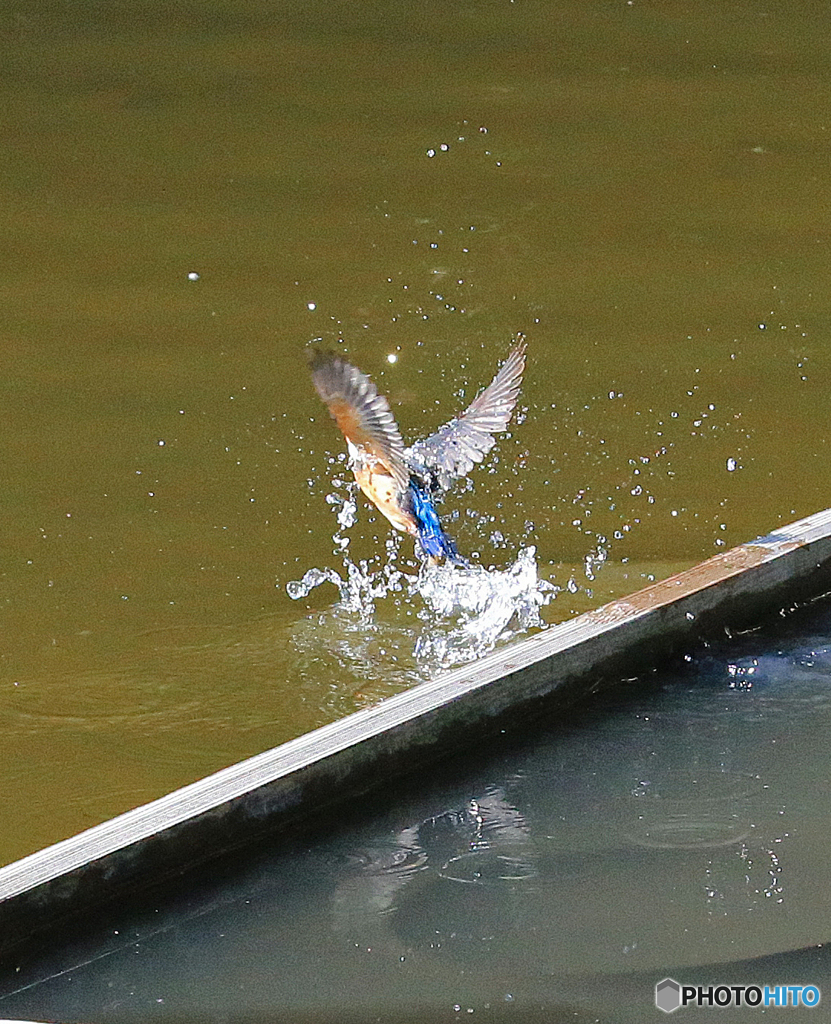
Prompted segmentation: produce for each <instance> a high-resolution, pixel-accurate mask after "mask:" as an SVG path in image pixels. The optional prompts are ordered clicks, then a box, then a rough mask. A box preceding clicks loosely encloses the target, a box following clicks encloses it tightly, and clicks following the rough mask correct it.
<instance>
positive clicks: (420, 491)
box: [410, 477, 468, 566]
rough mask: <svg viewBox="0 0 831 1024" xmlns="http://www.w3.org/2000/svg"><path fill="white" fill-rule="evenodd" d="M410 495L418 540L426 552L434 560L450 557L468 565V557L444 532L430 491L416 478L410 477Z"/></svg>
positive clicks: (455, 561)
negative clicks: (466, 557) (462, 554)
mask: <svg viewBox="0 0 831 1024" xmlns="http://www.w3.org/2000/svg"><path fill="white" fill-rule="evenodd" d="M410 496H411V498H412V503H413V515H414V516H415V519H416V522H417V523H418V540H419V543H420V544H421V547H422V549H423V550H424V553H425V554H426V555H427V556H428V557H429V558H430V559H431V560H432V561H436V562H438V561H441V559H442V558H446V559H448V561H450V562H452V563H453V564H454V565H462V566H466V565H467V564H468V562H467V559H465V558H462V556H461V555H460V554H459V552H458V551H457V550H456V545H455V544H454V543H453V539H452V538H451V537H449V536H448V534H446V533H445V532H444V530H443V529H442V527H441V523H440V522H439V515H438V512H436V507H435V505H434V504H433V499H432V498H431V497H430V494H429V492H428V491H427V490H426V489H425V488H424V487H422V486H421V484H419V483H418V482H417V481H416V480H415V479H413V478H412V477H411V478H410Z"/></svg>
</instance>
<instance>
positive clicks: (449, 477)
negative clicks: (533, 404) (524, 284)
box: [407, 335, 525, 490]
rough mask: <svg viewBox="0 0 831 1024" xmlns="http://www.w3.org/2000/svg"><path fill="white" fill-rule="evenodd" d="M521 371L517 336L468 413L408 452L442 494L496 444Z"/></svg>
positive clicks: (522, 350) (521, 353) (515, 395)
mask: <svg viewBox="0 0 831 1024" xmlns="http://www.w3.org/2000/svg"><path fill="white" fill-rule="evenodd" d="M524 370H525V339H524V338H523V336H522V335H520V336H519V338H518V339H517V344H516V345H515V346H514V347H513V349H512V350H511V353H510V355H509V356H508V358H507V359H506V360H505V362H504V363H503V364H502V366H501V367H500V369H499V372H498V373H497V375H496V376H495V377H494V378H493V380H492V381H491V382H490V384H489V385H488V386H487V387H486V388H485V390H484V391H483V392H482V393H481V394H480V395H477V396H476V398H474V399H473V401H472V402H471V403H470V405H469V406H468V407H467V409H465V411H464V412H463V413H460V414H459V415H458V416H456V417H454V418H453V419H452V420H450V422H449V423H445V424H444V426H443V427H439V429H438V430H437V431H436V432H435V434H431V435H430V436H429V437H426V438H425V439H424V440H423V441H417V442H416V443H415V444H414V445H413V446H412V448H409V449H407V455H408V456H409V459H410V462H411V464H412V465H413V467H414V468H415V469H416V470H421V471H422V472H425V471H426V473H425V475H432V476H433V478H434V480H435V482H436V483H437V484H438V486H439V487H440V488H441V489H442V490H447V489H448V488H449V487H450V486H451V485H452V483H453V481H454V480H457V479H459V478H460V477H463V476H467V474H468V473H469V472H470V471H471V469H473V467H474V466H475V465H476V464H477V463H479V462H481V461H482V459H484V457H485V456H486V455H487V453H488V452H489V451H490V450H491V448H493V446H494V445H495V444H496V440H495V439H494V437H493V435H494V434H496V433H499V431H501V430H504V429H505V428H506V427H507V426H508V423H509V422H510V419H511V416H512V415H513V412H514V406H515V405H516V401H517V398H518V397H519V389H520V385H521V384H522V374H523V372H524Z"/></svg>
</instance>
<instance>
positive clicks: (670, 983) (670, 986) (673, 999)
mask: <svg viewBox="0 0 831 1024" xmlns="http://www.w3.org/2000/svg"><path fill="white" fill-rule="evenodd" d="M655 1005H656V1006H657V1007H658V1009H659V1010H663V1011H664V1013H672V1012H673V1011H674V1010H677V1009H678V1007H679V1006H680V1005H681V986H680V985H679V984H678V982H677V981H676V980H675V979H674V978H664V980H663V981H659V982H658V984H657V985H656V986H655Z"/></svg>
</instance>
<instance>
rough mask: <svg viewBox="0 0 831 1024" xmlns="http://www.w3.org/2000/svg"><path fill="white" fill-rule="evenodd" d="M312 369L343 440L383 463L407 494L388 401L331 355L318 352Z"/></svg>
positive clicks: (400, 446)
mask: <svg viewBox="0 0 831 1024" xmlns="http://www.w3.org/2000/svg"><path fill="white" fill-rule="evenodd" d="M310 368H311V371H312V381H313V382H314V386H315V388H316V389H317V393H318V394H319V395H320V397H321V398H322V399H323V401H324V402H325V403H326V405H327V406H328V407H329V412H330V413H331V414H332V418H333V419H334V420H335V422H336V423H337V425H338V426H339V427H340V430H341V433H342V434H343V436H344V437H345V438H346V439H347V441H351V443H352V444H353V445H354V446H355V447H356V448H358V449H361V450H362V451H363V452H364V453H366V454H368V455H370V456H371V457H372V458H374V459H376V460H377V461H378V462H380V463H381V464H382V465H383V466H384V467H385V468H386V469H387V470H388V472H389V473H390V475H391V476H392V477H393V478H394V479H395V482H396V483H397V484H398V486H399V487H400V488H401V489H402V490H404V489H405V488H406V487H407V485H408V484H409V481H410V474H409V470H408V469H407V464H406V459H405V456H404V442H403V441H402V440H401V434H400V432H399V430H398V424H397V423H396V422H395V417H394V416H393V414H392V411H391V410H390V407H389V402H387V400H386V398H385V397H384V396H383V395H379V394H378V389H377V388H376V387H375V385H374V384H373V383H372V381H371V380H370V379H369V377H367V375H366V374H365V373H362V372H361V371H360V370H359V369H358V368H357V367H356V366H352V364H351V363H347V362H346V360H344V359H341V358H340V357H339V356H336V355H334V354H333V353H331V352H321V351H315V352H314V354H313V356H312V359H311V362H310Z"/></svg>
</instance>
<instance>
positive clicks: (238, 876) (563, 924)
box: [0, 604, 831, 1024]
mask: <svg viewBox="0 0 831 1024" xmlns="http://www.w3.org/2000/svg"><path fill="white" fill-rule="evenodd" d="M829 635H831V612H829V609H828V605H827V604H825V605H824V606H822V607H820V608H817V609H815V611H814V612H813V613H812V614H811V616H810V617H806V616H804V615H803V616H802V617H801V618H795V619H794V620H793V621H791V622H790V623H783V625H782V632H781V633H780V634H779V635H778V636H777V637H776V638H775V639H774V638H771V639H768V638H766V637H764V636H761V635H759V636H753V635H750V636H745V637H743V638H741V639H740V640H735V641H733V642H732V643H731V645H730V647H729V649H727V650H725V651H724V652H723V653H719V652H717V651H714V650H713V649H712V648H710V649H708V650H705V651H701V652H697V653H694V655H693V657H692V659H691V660H690V661H689V662H687V663H686V664H684V665H683V666H682V667H681V668H680V669H679V670H678V671H676V672H674V673H671V674H669V673H666V674H663V675H660V676H657V677H654V678H652V679H651V680H650V681H648V682H644V681H641V682H636V683H629V684H628V685H627V686H625V687H622V688H621V689H619V690H617V691H616V692H614V693H610V694H608V695H606V696H604V697H600V698H598V699H597V701H596V703H595V704H594V705H593V706H592V707H590V708H588V709H584V710H583V711H582V712H580V713H579V714H575V715H573V716H571V717H569V718H568V719H567V720H565V721H562V720H561V721H559V722H558V723H549V724H548V725H547V726H546V725H545V724H544V723H542V724H538V725H537V726H536V728H535V729H527V730H526V729H519V728H518V729H517V730H516V731H511V732H509V733H508V734H507V735H505V736H503V737H502V738H501V739H500V740H499V741H498V742H497V741H495V740H493V739H491V740H489V742H488V745H487V747H486V748H485V749H480V750H479V751H474V752H472V753H470V754H469V755H467V756H465V757H464V758H462V757H459V758H456V759H455V760H454V761H453V762H452V763H449V764H447V765H446V766H444V767H439V768H436V769H434V770H432V771H431V772H429V773H428V772H424V771H422V773H421V774H420V776H419V777H418V778H412V779H411V780H410V781H409V782H407V783H403V784H401V785H399V786H398V787H397V789H396V791H395V792H394V793H393V794H390V793H386V792H385V791H384V790H383V788H381V789H379V791H376V792H375V793H374V794H373V795H370V796H367V797H364V798H362V799H361V801H360V803H359V804H358V805H357V806H353V807H352V808H351V809H342V810H341V812H340V813H339V814H338V815H336V816H334V817H332V816H330V817H329V818H328V819H327V824H326V829H325V835H324V837H323V838H319V839H316V840H314V841H312V840H307V839H305V838H301V839H299V840H298V843H297V846H296V847H295V848H293V849H292V850H289V851H285V850H283V851H282V852H280V850H278V848H277V846H276V845H274V844H272V845H271V848H270V849H268V850H261V851H259V852H256V853H252V854H250V855H243V854H239V853H238V854H236V855H235V856H234V858H233V861H232V862H230V863H228V864H226V865H225V866H224V867H223V868H222V870H221V871H217V869H216V868H211V869H209V870H207V871H206V872H204V873H201V874H199V875H197V876H195V877H194V878H192V879H191V880H190V881H187V882H185V883H183V882H182V881H181V880H179V881H177V883H176V891H175V892H168V893H167V894H165V895H164V896H159V897H156V896H150V897H149V898H148V899H147V900H146V902H145V904H144V909H143V910H142V911H140V912H139V911H137V912H132V911H131V912H127V911H125V910H123V909H115V910H112V911H111V912H110V914H109V916H108V918H107V920H106V921H105V922H104V923H103V924H102V925H101V930H100V931H98V932H97V934H94V935H93V936H92V937H91V938H90V939H89V941H88V940H87V939H86V938H83V937H81V936H77V937H76V938H75V939H73V940H71V941H69V942H68V945H67V946H66V947H65V948H62V949H58V950H57V951H55V952H53V953H52V954H50V955H43V956H42V957H41V958H40V959H37V958H34V959H32V958H27V959H26V961H25V962H21V963H14V964H12V965H10V970H9V972H8V973H7V974H5V975H2V976H0V1013H2V1014H4V1015H6V1016H13V1015H19V1016H26V1017H32V1018H34V1019H38V1018H40V1017H44V1016H46V1017H48V1016H51V1017H59V1018H60V1019H62V1020H67V1021H73V1020H79V1021H80V1020H98V1021H102V1022H109V1021H113V1022H116V1021H124V1020H140V1019H146V1018H147V1015H148V1014H150V1013H157V1014H158V1013H161V1014H162V1016H163V1017H165V1019H170V1020H177V1019H192V1020H195V1019H199V1020H201V1019H203V1017H204V1019H205V1020H211V1021H220V1020H223V1019H226V1018H227V1017H228V1016H229V1015H230V1016H231V1017H232V1018H233V1019H238V1020H249V1019H250V1020H266V1019H274V1017H273V1015H274V1013H275V1008H278V1009H279V1012H280V1013H283V1014H285V1015H286V1019H289V1018H290V1019H301V1020H303V1019H305V1016H304V1015H308V1017H309V1019H315V1020H317V1021H320V1020H324V1021H327V1020H329V1019H330V1018H331V1019H334V1017H336V1016H337V1015H338V1014H343V1012H344V1007H346V1008H347V1010H348V1011H349V1012H351V1013H352V1014H354V1018H355V1019H356V1020H370V1019H372V1020H377V1021H380V1022H381V1024H405V1022H408V1021H411V1020H412V1019H413V1017H412V1013H413V1008H414V1007H415V1008H416V1009H417V1019H420V1020H424V1019H426V1020H436V1021H439V1020H440V1021H448V1022H451V1021H457V1020H459V1019H467V1017H468V1015H469V1014H473V1015H474V1019H481V1020H485V1021H492V1022H499V1024H501V1022H502V1021H506V1022H509V1021H511V1020H518V1021H523V1024H530V1022H532V1021H533V1022H535V1024H537V1022H544V1021H549V1020H559V1019H571V1020H574V1019H577V1020H581V1019H582V1017H581V1016H580V1015H582V1014H584V1013H585V1014H587V1015H588V1017H587V1019H590V1020H601V1021H603V1022H607V1021H608V1022H609V1024H624V1022H625V1024H629V1022H632V1024H636V1022H637V1024H640V1022H642V1021H643V1020H644V1019H645V1016H646V1015H648V1014H649V1013H651V1012H652V1010H653V1009H654V1007H653V1003H652V999H653V989H654V985H655V983H656V982H657V981H659V980H660V979H661V978H663V977H664V976H666V975H667V974H670V975H671V976H673V977H676V978H679V980H682V981H683V982H685V983H686V982H689V983H696V984H697V983H704V984H706V983H711V984H712V983H727V984H729V983H738V982H747V980H748V975H749V974H750V975H751V980H752V981H753V982H756V983H758V982H759V981H760V980H761V981H762V982H767V983H770V984H777V983H778V984H785V983H794V982H799V983H806V982H808V981H810V982H811V983H815V984H818V985H819V986H820V988H823V987H825V988H831V964H829V963H828V962H827V957H826V958H825V959H824V960H821V961H818V960H817V959H816V958H814V957H812V956H811V954H810V953H806V954H799V953H792V952H789V951H798V950H800V949H803V948H804V947H808V946H811V945H815V944H817V943H824V942H826V941H827V939H828V928H829V923H828V916H827V912H826V908H825V903H824V902H823V901H822V900H821V899H817V893H818V892H824V891H826V890H827V889H828V887H829V886H831V867H829V859H828V857H827V836H828V833H829V830H831V812H830V811H829V805H828V801H827V799H826V793H827V791H828V787H829V785H831V773H829V768H828V764H827V758H826V756H825V748H826V743H825V739H824V738H825V736H826V735H827V733H828V730H829V728H831V658H830V657H829V653H828V652H829V642H828V637H829ZM736 666H740V667H741V666H750V667H753V668H754V669H757V670H758V671H755V672H754V673H753V676H754V684H753V686H739V687H737V686H736V685H734V683H735V679H736ZM754 957H765V958H766V959H765V960H764V961H761V962H760V966H758V967H756V968H755V970H756V971H757V975H758V972H759V971H763V972H764V974H765V977H764V978H762V979H760V978H759V977H758V976H755V977H753V976H752V975H753V971H754V966H753V961H752V958H754ZM310 978H313V979H314V981H313V983H312V984H310V982H309V979H310ZM569 1007H570V1008H571V1009H570V1010H566V1008H569ZM540 1008H543V1010H542V1012H541V1009H540ZM47 1009H48V1013H47ZM561 1013H562V1014H564V1016H563V1017H562V1018H561V1017H560V1016H558V1015H559V1014H561ZM567 1014H576V1015H577V1016H576V1017H575V1016H568V1015H567ZM269 1015H271V1016H269ZM462 1015H463V1016H462ZM278 1019H282V1018H278ZM339 1019H343V1018H339ZM346 1019H351V1018H349V1017H347V1018H346ZM738 1019H743V1018H738Z"/></svg>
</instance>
